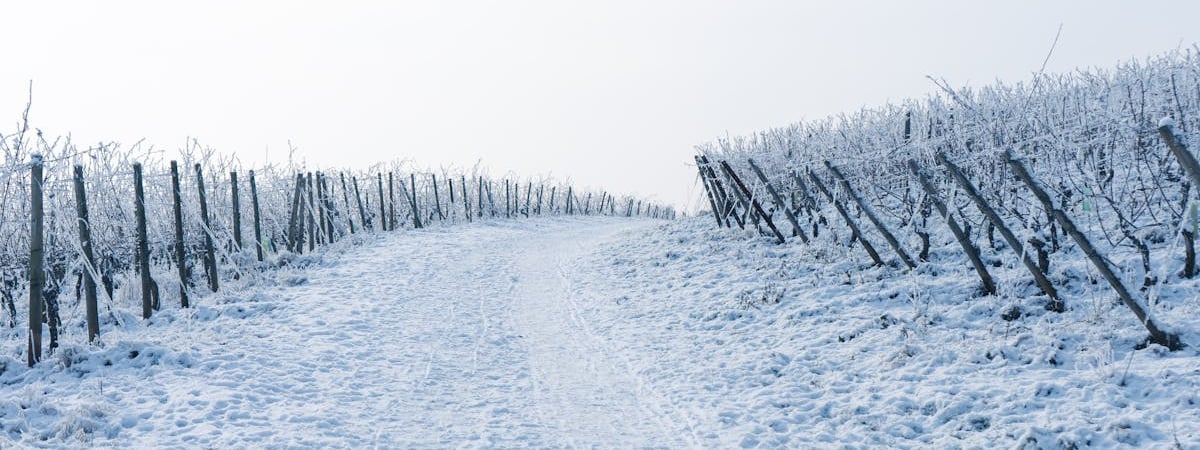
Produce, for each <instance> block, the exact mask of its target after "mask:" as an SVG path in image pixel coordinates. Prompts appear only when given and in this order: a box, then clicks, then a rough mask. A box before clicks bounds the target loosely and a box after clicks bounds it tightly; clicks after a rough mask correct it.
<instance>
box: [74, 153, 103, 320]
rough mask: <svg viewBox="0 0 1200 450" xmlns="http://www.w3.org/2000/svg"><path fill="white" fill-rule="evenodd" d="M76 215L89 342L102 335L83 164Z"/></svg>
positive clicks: (77, 168)
mask: <svg viewBox="0 0 1200 450" xmlns="http://www.w3.org/2000/svg"><path fill="white" fill-rule="evenodd" d="M75 215H76V217H77V218H78V219H79V220H78V222H77V225H78V228H79V247H80V248H81V249H82V250H83V261H84V264H83V265H84V267H83V293H84V301H85V305H86V306H85V310H86V315H87V329H88V342H89V343H92V342H95V341H96V336H98V335H100V313H99V312H98V311H99V309H98V307H97V305H96V277H95V276H94V274H95V272H96V256H95V253H94V252H93V251H92V230H91V224H90V223H89V222H88V207H87V192H86V191H85V190H84V186H83V166H81V165H76V166H75Z"/></svg>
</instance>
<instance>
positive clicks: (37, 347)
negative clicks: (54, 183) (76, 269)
mask: <svg viewBox="0 0 1200 450" xmlns="http://www.w3.org/2000/svg"><path fill="white" fill-rule="evenodd" d="M29 175H30V176H29V193H30V197H29V213H30V214H29V341H28V343H29V346H28V350H29V352H28V356H29V367H33V365H34V364H36V363H37V362H38V361H41V359H42V305H43V303H44V299H43V298H42V289H44V288H45V287H46V272H45V267H44V263H45V261H44V259H45V253H44V249H43V247H42V238H43V235H44V231H43V228H42V226H43V224H44V215H45V211H44V210H43V207H42V198H43V197H42V155H40V154H36V153H35V154H34V155H33V157H32V158H31V161H30V165H29Z"/></svg>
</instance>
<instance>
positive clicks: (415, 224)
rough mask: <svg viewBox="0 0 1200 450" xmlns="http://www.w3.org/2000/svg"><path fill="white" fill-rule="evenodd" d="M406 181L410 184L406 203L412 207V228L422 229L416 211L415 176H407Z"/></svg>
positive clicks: (418, 213)
mask: <svg viewBox="0 0 1200 450" xmlns="http://www.w3.org/2000/svg"><path fill="white" fill-rule="evenodd" d="M408 181H409V183H411V184H412V192H409V193H408V194H409V197H408V201H409V203H410V204H411V206H412V213H413V228H424V226H423V225H422V224H421V214H420V211H418V210H417V174H415V173H410V174H408Z"/></svg>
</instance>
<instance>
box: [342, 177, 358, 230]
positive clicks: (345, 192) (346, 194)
mask: <svg viewBox="0 0 1200 450" xmlns="http://www.w3.org/2000/svg"><path fill="white" fill-rule="evenodd" d="M338 175H339V176H341V178H342V201H343V202H345V203H346V224H347V225H349V226H350V234H354V217H353V216H354V214H353V213H351V212H350V210H351V209H352V208H353V206H351V205H350V189H347V188H346V173H345V172H339V173H338Z"/></svg>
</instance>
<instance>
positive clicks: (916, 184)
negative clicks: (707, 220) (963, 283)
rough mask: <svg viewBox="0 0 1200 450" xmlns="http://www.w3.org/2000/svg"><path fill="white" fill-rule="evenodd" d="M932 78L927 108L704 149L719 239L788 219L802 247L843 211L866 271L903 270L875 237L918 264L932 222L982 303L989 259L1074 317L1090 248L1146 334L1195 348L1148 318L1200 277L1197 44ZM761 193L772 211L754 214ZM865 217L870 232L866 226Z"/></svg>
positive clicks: (845, 118) (890, 110) (876, 113)
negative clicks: (1015, 73)
mask: <svg viewBox="0 0 1200 450" xmlns="http://www.w3.org/2000/svg"><path fill="white" fill-rule="evenodd" d="M934 81H935V84H936V85H937V87H938V88H939V89H940V92H939V94H938V95H932V96H929V97H928V98H926V99H924V100H920V101H917V100H909V101H906V102H902V103H900V104H891V105H886V106H883V107H880V108H876V109H866V110H863V111H860V112H857V113H854V114H843V115H840V116H837V117H832V118H829V119H825V120H819V121H814V122H807V123H797V124H793V125H790V126H787V127H784V128H778V129H771V130H767V131H763V132H760V133H757V134H754V135H750V136H744V137H735V138H726V139H718V140H716V141H714V142H710V143H706V144H702V145H699V146H697V153H698V154H697V156H696V158H695V161H696V166H697V173H698V175H699V178H700V180H701V181H700V184H701V185H702V186H703V187H704V189H705V192H706V196H707V201H708V204H709V206H710V207H711V209H712V212H713V215H714V217H715V219H716V222H717V226H718V227H732V226H734V225H735V223H733V222H735V221H736V225H737V226H739V227H742V228H745V227H746V226H747V225H748V223H746V221H749V223H752V224H753V225H754V226H755V227H756V228H757V226H758V225H757V224H758V223H759V220H760V219H762V220H764V221H766V222H767V223H770V220H771V217H772V216H774V215H776V214H778V213H779V212H781V211H782V213H783V215H784V216H785V217H786V218H787V220H788V222H789V223H790V224H791V227H792V236H794V237H799V238H800V240H801V241H802V242H805V243H807V242H808V241H809V240H810V239H809V237H808V236H806V235H805V234H804V231H805V229H806V228H809V231H811V234H812V239H816V237H817V236H818V234H819V231H820V228H822V227H825V228H830V226H829V224H828V222H826V221H824V220H823V218H824V215H823V213H821V210H822V209H824V208H826V207H831V208H833V209H835V210H836V211H837V214H838V215H839V216H840V217H841V218H842V219H843V220H844V222H845V225H846V227H848V228H849V229H850V233H851V234H850V240H849V241H848V244H850V245H853V244H855V243H858V244H859V246H860V247H862V248H863V250H864V251H865V252H866V253H867V255H868V256H869V257H870V262H871V265H876V266H886V265H890V264H893V261H892V260H889V259H885V258H883V256H882V255H880V254H879V252H878V251H877V250H876V249H875V247H874V246H872V244H871V241H872V240H874V239H876V238H880V239H883V240H884V241H886V242H887V244H888V246H889V247H890V248H891V249H892V250H893V253H894V254H895V257H896V259H897V260H898V261H899V262H900V263H902V266H903V267H904V268H907V269H912V268H915V267H917V266H918V265H919V264H920V263H921V262H924V261H925V260H926V255H927V254H928V252H929V247H930V245H931V243H930V240H931V239H934V240H938V239H945V238H944V237H939V236H940V235H941V234H940V233H941V231H940V230H941V229H940V228H937V227H930V226H929V224H928V217H929V216H930V215H932V212H933V211H934V210H936V211H937V213H938V214H939V215H940V216H942V217H943V219H945V223H946V229H948V230H949V232H950V234H951V235H952V237H953V240H954V241H956V243H957V244H958V247H959V248H960V249H961V250H962V252H963V254H964V255H965V256H966V259H967V260H968V261H969V262H970V264H971V266H972V268H973V269H974V271H975V273H976V274H977V275H978V277H979V280H980V285H981V288H982V289H981V290H982V293H983V294H986V295H992V294H995V293H996V291H997V289H996V284H995V280H994V279H993V276H992V274H991V273H990V272H989V270H988V267H987V266H988V264H989V262H988V261H994V263H992V264H1001V262H1003V261H1008V262H1009V263H1010V264H1011V263H1014V262H1015V263H1019V264H1020V265H1021V266H1023V267H1024V268H1025V270H1026V271H1027V272H1028V273H1029V274H1030V275H1031V276H1032V277H1033V281H1034V284H1035V285H1036V286H1037V288H1038V289H1039V291H1040V294H1041V295H1044V296H1045V308H1046V309H1047V310H1050V311H1055V312H1063V311H1064V310H1066V309H1067V308H1070V307H1072V305H1070V304H1067V303H1065V302H1064V299H1063V298H1062V296H1061V295H1060V293H1059V292H1058V289H1057V288H1056V286H1055V284H1054V282H1053V281H1052V276H1051V274H1052V273H1053V268H1052V267H1051V264H1052V261H1053V260H1055V259H1059V258H1079V256H1075V255H1076V254H1077V253H1076V252H1078V254H1079V255H1081V256H1082V258H1084V259H1085V260H1086V261H1088V262H1090V264H1091V266H1092V267H1093V269H1094V270H1095V271H1096V272H1098V273H1099V274H1100V276H1101V278H1102V279H1103V280H1104V281H1105V282H1106V283H1107V284H1108V286H1109V287H1110V288H1111V289H1112V290H1113V292H1114V293H1116V297H1117V298H1118V299H1119V300H1120V302H1121V303H1122V304H1124V306H1125V307H1126V308H1127V309H1128V310H1129V311H1130V312H1132V313H1133V315H1134V316H1135V317H1136V319H1137V321H1138V322H1139V323H1140V324H1142V325H1143V326H1144V327H1145V328H1146V331H1147V332H1148V333H1149V337H1148V338H1147V342H1150V343H1154V344H1158V345H1162V346H1164V347H1167V348H1170V349H1172V350H1175V349H1179V348H1182V346H1183V344H1182V343H1181V342H1180V340H1179V334H1178V333H1177V332H1175V331H1174V330H1172V329H1171V328H1170V327H1166V326H1163V325H1162V324H1161V323H1159V322H1158V321H1157V320H1156V319H1155V318H1154V317H1153V307H1154V305H1155V302H1156V300H1157V298H1158V297H1157V296H1158V292H1159V289H1160V286H1161V284H1162V283H1164V282H1166V281H1167V279H1169V278H1170V277H1182V278H1191V277H1193V276H1194V275H1195V273H1196V269H1195V258H1196V256H1195V235H1196V233H1197V226H1200V224H1198V222H1200V220H1197V215H1198V214H1197V209H1198V205H1197V202H1196V192H1195V191H1196V190H1197V189H1198V188H1200V163H1198V162H1197V161H1196V158H1195V156H1194V155H1192V153H1190V151H1189V150H1188V149H1187V147H1188V143H1189V142H1196V141H1197V137H1198V134H1200V48H1193V49H1187V50H1183V51H1177V52H1172V53H1169V54H1166V55H1163V56H1160V57H1156V58H1151V59H1147V60H1145V61H1131V62H1126V63H1122V64H1120V65H1118V66H1117V67H1115V68H1114V69H1108V70H1101V69H1097V70H1089V71H1079V72H1076V73H1073V74H1062V75H1056V74H1045V73H1039V74H1037V75H1036V78H1035V79H1034V80H1033V82H1030V83H1018V84H1012V85H1008V84H996V85H992V86H986V87H983V88H979V89H972V88H961V89H953V88H951V87H950V86H949V84H948V83H946V82H944V81H941V80H934ZM721 172H724V175H725V176H724V177H720V176H718V173H721ZM739 173H753V174H754V175H755V177H754V178H750V180H752V181H754V183H751V184H749V185H747V186H741V183H740V182H737V181H736V180H740V179H741V178H740V177H739ZM802 176H803V177H805V178H807V180H806V179H803V178H802ZM827 179H828V180H832V183H830V182H828V181H826V180H827ZM731 180H734V183H727V182H728V181H731ZM729 184H736V185H737V186H734V187H732V188H731V187H730V186H729ZM731 191H732V192H731ZM764 197H765V198H770V199H771V202H772V204H773V208H770V210H769V211H762V208H760V207H758V206H757V203H755V201H756V200H757V199H758V198H764ZM818 198H820V199H822V200H823V202H818V201H817V200H816V199H818ZM785 199H786V200H785ZM822 203H823V204H822ZM863 216H865V217H866V219H867V221H869V222H871V224H872V225H874V227H873V228H874V229H873V230H866V229H864V228H862V227H861V225H860V224H859V219H860V218H861V217H863ZM802 217H804V218H805V219H804V220H802V219H801V218H802ZM730 218H733V219H734V220H733V221H731V220H729V219H730ZM805 221H807V223H802V222H805ZM834 230H836V229H834ZM868 231H870V234H869V235H868ZM997 232H999V234H1000V235H1001V237H1002V239H1001V240H997V239H996V238H995V234H996V233H997ZM824 234H825V235H827V236H828V235H831V234H832V235H835V236H834V238H836V233H824ZM766 235H768V236H772V237H776V240H777V241H779V242H783V241H784V239H783V238H782V236H779V234H778V233H766ZM941 236H944V235H941ZM842 244H846V242H842ZM914 247H919V250H920V251H918V252H916V253H910V252H912V251H913V250H914ZM1181 247H1182V248H1181ZM1005 253H1008V254H1010V255H1011V254H1015V255H1016V259H1009V258H1007V257H1005V256H1003V255H1004V254H1005ZM913 254H916V255H917V256H918V257H917V258H912V256H911V255H913ZM1154 255H1159V257H1158V258H1155V257H1153V256H1154ZM1164 255H1165V257H1164ZM1064 260H1065V259H1064ZM1176 269H1178V270H1176ZM1057 282H1058V283H1063V280H1057Z"/></svg>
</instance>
